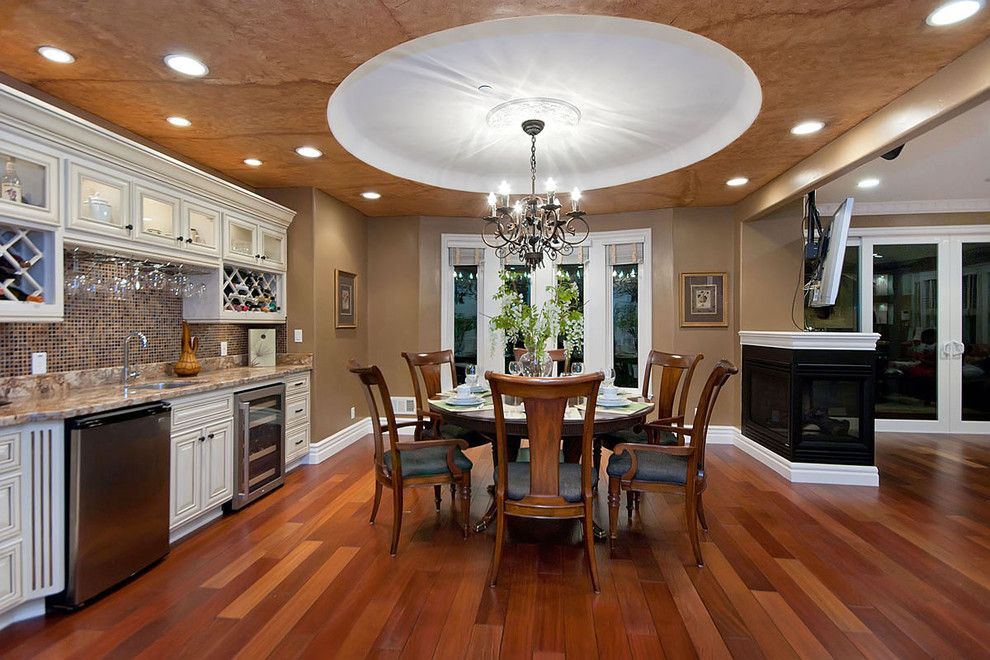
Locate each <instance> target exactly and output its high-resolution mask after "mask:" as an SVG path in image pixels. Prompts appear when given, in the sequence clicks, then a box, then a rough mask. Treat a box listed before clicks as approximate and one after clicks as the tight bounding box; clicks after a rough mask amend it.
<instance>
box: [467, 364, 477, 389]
mask: <svg viewBox="0 0 990 660" xmlns="http://www.w3.org/2000/svg"><path fill="white" fill-rule="evenodd" d="M464 383H465V384H466V385H470V386H471V387H474V386H475V385H477V384H478V367H476V366H475V365H473V364H469V365H468V366H466V367H465V368H464Z"/></svg>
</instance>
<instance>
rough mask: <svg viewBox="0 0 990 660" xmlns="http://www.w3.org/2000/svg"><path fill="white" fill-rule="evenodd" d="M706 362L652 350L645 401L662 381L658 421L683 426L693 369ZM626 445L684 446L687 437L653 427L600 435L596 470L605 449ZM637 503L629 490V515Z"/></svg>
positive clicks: (657, 393)
mask: <svg viewBox="0 0 990 660" xmlns="http://www.w3.org/2000/svg"><path fill="white" fill-rule="evenodd" d="M704 359H705V356H704V355H702V354H701V353H698V354H695V355H684V354H678V353H664V352H663V351H657V350H652V351H650V354H649V355H648V356H647V358H646V366H645V368H644V370H643V399H644V400H646V399H649V398H650V385H651V384H652V383H653V382H654V381H653V379H654V377H656V378H657V380H658V381H659V382H658V383H657V385H658V386H657V387H655V388H654V390H653V402H654V405H655V407H656V411H657V420H656V421H659V422H662V423H664V424H668V425H671V426H683V425H684V411H685V410H686V409H687V400H688V392H690V390H691V378H692V377H693V376H694V370H695V369H696V368H697V366H698V363H700V362H701V361H702V360H704ZM678 393H680V396H678ZM675 403H676V404H677V409H676V411H675V409H674V404H675ZM675 412H676V414H675ZM623 442H625V443H634V442H635V443H640V444H653V445H683V444H684V436H683V435H677V434H674V433H668V432H666V431H655V427H652V428H651V427H649V426H648V425H646V424H641V425H637V426H635V427H633V428H631V429H624V430H622V431H615V432H613V433H608V434H605V435H601V436H598V437H596V438H595V467H598V466H600V465H601V463H602V447H605V448H606V449H608V450H609V451H615V447H616V446H617V445H619V444H621V443H623ZM634 503H638V495H637V494H636V493H634V492H633V491H629V492H628V493H626V508H627V509H628V511H629V515H632V511H633V505H634Z"/></svg>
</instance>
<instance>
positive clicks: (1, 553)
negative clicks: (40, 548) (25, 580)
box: [0, 542, 21, 612]
mask: <svg viewBox="0 0 990 660" xmlns="http://www.w3.org/2000/svg"><path fill="white" fill-rule="evenodd" d="M20 601H21V544H20V543H19V542H18V543H13V544H11V545H7V546H0V612H3V611H4V610H6V609H8V608H10V607H13V606H14V605H16V604H18V603H19V602H20Z"/></svg>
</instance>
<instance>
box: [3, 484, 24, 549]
mask: <svg viewBox="0 0 990 660" xmlns="http://www.w3.org/2000/svg"><path fill="white" fill-rule="evenodd" d="M20 533H21V478H20V476H16V477H10V478H7V479H0V542H2V541H6V540H7V539H9V538H13V537H15V536H19V535H20Z"/></svg>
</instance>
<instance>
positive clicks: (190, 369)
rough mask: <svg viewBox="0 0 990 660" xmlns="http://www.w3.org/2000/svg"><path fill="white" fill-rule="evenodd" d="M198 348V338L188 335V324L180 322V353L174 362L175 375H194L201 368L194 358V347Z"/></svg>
mask: <svg viewBox="0 0 990 660" xmlns="http://www.w3.org/2000/svg"><path fill="white" fill-rule="evenodd" d="M197 348H199V338H198V337H191V338H190V336H189V324H188V323H186V322H185V321H183V322H182V355H180V356H179V361H178V362H176V363H175V367H174V369H175V375H176V376H195V375H196V374H198V373H199V370H200V369H201V367H200V364H199V360H197V359H196V349H197Z"/></svg>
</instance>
